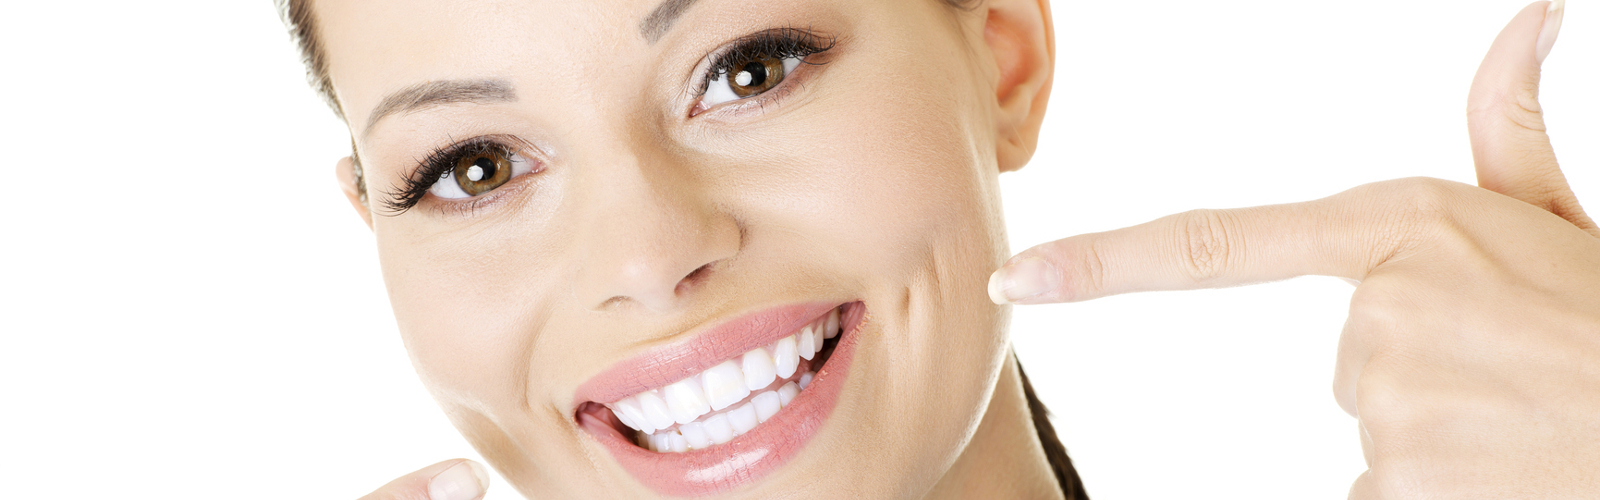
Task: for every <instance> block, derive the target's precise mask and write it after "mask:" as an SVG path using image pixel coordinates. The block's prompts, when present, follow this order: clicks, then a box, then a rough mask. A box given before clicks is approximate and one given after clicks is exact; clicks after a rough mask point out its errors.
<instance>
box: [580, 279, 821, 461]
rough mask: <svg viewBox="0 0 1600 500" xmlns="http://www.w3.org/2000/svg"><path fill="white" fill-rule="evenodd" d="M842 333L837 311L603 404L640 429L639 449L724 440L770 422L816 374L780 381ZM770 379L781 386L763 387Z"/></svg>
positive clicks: (678, 448)
mask: <svg viewBox="0 0 1600 500" xmlns="http://www.w3.org/2000/svg"><path fill="white" fill-rule="evenodd" d="M840 333H842V332H841V331H840V328H839V311H838V310H837V309H835V310H833V311H830V312H829V313H828V316H827V317H825V318H819V319H817V320H816V321H814V322H812V323H811V324H809V325H805V326H803V327H801V328H800V330H799V331H797V332H795V333H794V334H792V335H789V336H787V337H783V338H781V339H778V340H777V341H776V342H773V343H772V344H769V345H767V346H766V347H764V348H763V347H757V348H755V349H751V350H750V351H749V352H746V353H744V354H743V355H740V356H739V357H736V358H734V359H730V360H727V361H723V362H722V363H718V364H717V365H716V366H713V367H711V368H709V369H707V370H705V371H703V372H701V373H699V374H697V375H694V376H691V377H688V378H685V379H682V380H679V381H677V382H673V383H671V384H667V385H666V386H664V387H661V388H659V389H651V390H648V391H644V392H641V393H638V394H635V395H633V396H631V397H627V398H623V399H622V400H620V401H617V402H614V403H610V404H607V405H606V406H607V407H609V408H611V410H612V414H614V415H616V417H617V420H619V421H621V422H622V423H623V425H626V426H628V427H630V428H633V429H635V430H636V431H638V434H639V437H638V439H637V442H638V443H639V445H640V446H642V447H644V448H648V449H650V450H652V451H655V452H658V453H683V452H686V451H690V450H698V449H705V448H709V447H712V446H716V445H719V444H722V443H726V442H729V441H732V440H733V439H734V438H735V437H738V436H740V435H743V434H744V433H747V432H750V431H751V430H752V429H755V428H756V426H758V425H760V424H761V423H762V422H766V421H768V420H771V419H772V418H773V417H774V416H776V415H777V414H778V412H779V411H781V410H782V409H783V408H785V407H788V406H789V404H790V403H791V402H793V401H794V398H796V397H798V395H799V394H800V391H801V390H804V389H805V388H807V387H810V385H811V382H812V381H813V380H815V379H816V372H814V371H807V372H805V373H801V374H800V376H799V377H797V378H795V379H794V380H787V381H785V380H786V379H789V378H790V377H794V375H795V373H796V372H797V371H799V366H800V360H801V359H802V358H803V359H807V360H814V359H815V358H816V355H817V353H819V352H821V351H822V348H823V342H824V341H825V340H827V339H831V338H835V337H838V336H839V334H840ZM812 369H815V367H813V368H812ZM774 379H779V382H783V385H782V386H780V387H778V388H777V389H774V390H765V389H766V388H767V387H768V386H770V385H772V381H773V380H774ZM755 391H760V392H759V393H755ZM752 393H755V396H754V397H751V396H750V395H751V394H752ZM746 399H748V401H746ZM741 402H743V404H739V403H741ZM735 405H737V406H735Z"/></svg>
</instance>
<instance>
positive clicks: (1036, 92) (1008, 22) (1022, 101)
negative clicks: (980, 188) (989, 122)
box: [983, 0, 1056, 172]
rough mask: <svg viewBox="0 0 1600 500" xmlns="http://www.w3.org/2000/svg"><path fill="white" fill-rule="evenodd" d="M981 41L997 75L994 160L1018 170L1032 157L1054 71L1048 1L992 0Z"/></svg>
mask: <svg viewBox="0 0 1600 500" xmlns="http://www.w3.org/2000/svg"><path fill="white" fill-rule="evenodd" d="M986 7H987V15H986V17H985V19H984V27H983V39H984V43H986V44H987V45H988V47H989V52H990V54H992V55H993V59H994V64H995V67H996V69H997V70H998V71H997V72H996V73H995V76H996V79H995V88H994V91H995V95H994V98H995V103H996V105H997V108H996V111H997V113H996V116H995V126H996V132H997V134H998V135H997V136H996V138H997V139H998V140H997V141H996V144H995V155H996V160H998V164H999V167H1000V171H1002V172H1008V171H1012V170H1018V169H1021V168H1022V167H1023V165H1026V164H1027V163H1028V160H1029V159H1030V158H1032V157H1033V151H1034V148H1035V147H1037V146H1038V144H1039V127H1040V125H1041V124H1043V122H1044V111H1045V105H1046V104H1047V103H1048V101H1049V100H1050V84H1051V82H1052V81H1053V76H1054V73H1055V52H1056V51H1055V34H1054V32H1053V31H1052V30H1053V29H1054V26H1053V25H1052V23H1051V20H1050V3H1049V0H988V4H987V6H986Z"/></svg>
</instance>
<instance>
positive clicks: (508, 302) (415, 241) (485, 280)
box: [377, 214, 558, 407]
mask: <svg viewBox="0 0 1600 500" xmlns="http://www.w3.org/2000/svg"><path fill="white" fill-rule="evenodd" d="M418 215H420V214H418ZM537 223H539V221H532V222H528V221H516V222H500V224H504V225H507V226H514V227H517V228H518V229H513V228H510V227H495V228H493V229H492V230H482V231H471V230H470V228H469V229H468V230H456V231H438V230H437V228H432V227H419V226H418V225H415V224H412V225H406V226H404V227H395V228H385V227H382V226H380V227H379V228H378V231H377V232H378V237H379V238H378V239H379V254H380V258H381V259H380V260H381V262H382V266H383V271H384V273H383V274H384V278H385V284H386V286H387V288H388V291H389V300H390V302H391V306H392V307H393V309H394V312H395V320H396V323H397V325H398V326H399V330H400V334H401V338H402V339H403V340H404V341H405V344H406V350H407V352H408V353H410V355H411V359H412V363H413V365H414V366H415V368H416V370H417V374H418V376H419V377H420V378H421V379H422V381H423V383H424V384H425V385H427V386H428V388H429V390H430V391H432V392H433V393H434V396H435V397H436V398H440V399H442V400H450V401H454V402H458V403H463V404H470V405H472V406H476V407H484V406H486V405H487V406H498V404H497V403H499V402H503V401H516V400H520V399H521V396H522V392H523V391H524V390H525V385H524V384H525V383H524V382H523V381H522V380H520V379H519V378H518V377H517V376H516V375H517V374H518V373H525V370H524V368H525V367H526V366H527V365H528V359H529V355H530V353H532V352H533V351H534V349H535V345H536V344H537V343H538V342H539V341H540V337H539V335H538V334H537V332H539V331H540V329H541V326H542V325H543V324H544V323H545V322H546V321H547V319H548V318H547V315H546V314H543V313H542V311H547V310H548V308H547V307H543V306H544V305H545V304H548V303H549V302H550V301H551V300H553V298H554V295H555V294H554V293H553V292H552V290H555V282H556V281H557V279H556V277H555V276H553V275H551V273H550V272H549V266H543V265H541V264H542V263H546V262H549V261H550V260H551V259H554V258H556V256H557V255H558V254H557V249H555V248H553V247H552V245H549V244H547V243H544V242H545V241H547V239H545V238H534V237H531V235H537V234H540V232H539V231H540V230H539V229H537V228H523V227H522V226H525V225H527V224H537ZM380 224H382V223H380ZM395 225H396V226H402V225H401V224H395ZM485 227H488V226H485ZM502 400H503V401H502Z"/></svg>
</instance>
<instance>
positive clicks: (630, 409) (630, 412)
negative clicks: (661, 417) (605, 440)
mask: <svg viewBox="0 0 1600 500" xmlns="http://www.w3.org/2000/svg"><path fill="white" fill-rule="evenodd" d="M611 410H612V413H616V414H617V419H618V420H621V421H622V423H623V424H626V425H627V426H628V427H632V428H635V429H639V430H642V431H645V432H655V430H656V427H655V426H653V425H649V424H650V423H649V422H648V421H647V420H648V419H646V418H644V412H643V411H639V400H637V399H634V398H632V397H627V398H622V401H618V402H615V403H612V404H611ZM645 427H649V428H650V429H649V430H646V429H645Z"/></svg>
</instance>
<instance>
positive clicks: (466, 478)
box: [361, 459, 489, 500]
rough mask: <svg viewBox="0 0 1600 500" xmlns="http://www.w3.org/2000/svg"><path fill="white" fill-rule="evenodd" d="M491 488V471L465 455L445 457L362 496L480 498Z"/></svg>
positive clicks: (378, 499)
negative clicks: (441, 460) (458, 457)
mask: <svg viewBox="0 0 1600 500" xmlns="http://www.w3.org/2000/svg"><path fill="white" fill-rule="evenodd" d="M488 489H489V471H488V470H487V469H484V468H483V466H482V465H479V464H478V463H477V462H474V461H471V460H466V459H455V460H446V461H443V462H439V463H436V464H433V465H429V466H427V467H423V468H422V469H421V470H418V471H416V472H412V473H410V474H406V475H404V476H400V478H399V479H395V480H393V481H389V484H385V485H383V487H382V488H378V489H377V490H374V491H373V492H372V493H368V494H367V495H366V496H364V497H361V500H478V499H480V498H483V494H484V492H485V491H487V490H488Z"/></svg>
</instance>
